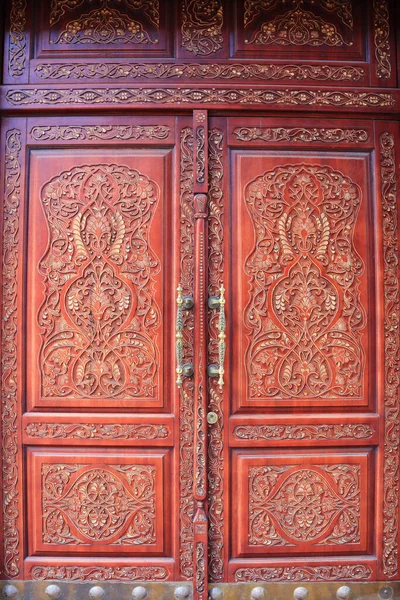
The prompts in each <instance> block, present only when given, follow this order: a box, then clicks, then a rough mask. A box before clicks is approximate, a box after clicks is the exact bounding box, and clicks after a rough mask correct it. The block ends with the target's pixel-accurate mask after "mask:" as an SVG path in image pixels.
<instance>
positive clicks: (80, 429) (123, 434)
mask: <svg viewBox="0 0 400 600" xmlns="http://www.w3.org/2000/svg"><path fill="white" fill-rule="evenodd" d="M25 432H26V435H27V436H28V437H30V438H39V439H48V438H53V439H70V440H74V439H78V440H90V439H91V440H107V439H109V440H157V439H166V438H168V437H169V436H170V434H171V432H170V430H169V429H168V428H167V427H166V426H165V425H152V424H147V423H138V424H136V423H135V424H132V425H127V424H125V423H112V424H103V423H99V424H95V423H29V424H28V425H27V426H26V429H25Z"/></svg>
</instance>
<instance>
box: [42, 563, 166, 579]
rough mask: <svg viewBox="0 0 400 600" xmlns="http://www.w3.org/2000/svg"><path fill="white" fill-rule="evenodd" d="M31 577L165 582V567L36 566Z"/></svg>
mask: <svg viewBox="0 0 400 600" xmlns="http://www.w3.org/2000/svg"><path fill="white" fill-rule="evenodd" d="M31 577H32V579H34V580H37V581H46V580H52V579H53V580H56V581H126V582H129V581H165V580H166V579H168V571H167V569H165V567H97V566H91V567H82V566H70V567H60V566H41V565H37V566H34V567H33V568H32V570H31Z"/></svg>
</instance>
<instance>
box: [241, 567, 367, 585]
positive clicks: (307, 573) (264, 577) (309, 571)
mask: <svg viewBox="0 0 400 600" xmlns="http://www.w3.org/2000/svg"><path fill="white" fill-rule="evenodd" d="M371 577H372V569H371V567H369V566H368V565H363V564H356V565H321V566H318V567H312V566H302V567H248V568H241V569H237V571H235V581H248V582H250V581H271V582H274V581H291V582H297V581H335V580H337V581H353V580H355V581H366V580H368V579H371Z"/></svg>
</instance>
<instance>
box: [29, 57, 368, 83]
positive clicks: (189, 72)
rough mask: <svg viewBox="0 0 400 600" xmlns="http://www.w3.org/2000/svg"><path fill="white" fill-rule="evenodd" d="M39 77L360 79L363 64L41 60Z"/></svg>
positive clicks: (38, 68) (37, 73) (37, 70)
mask: <svg viewBox="0 0 400 600" xmlns="http://www.w3.org/2000/svg"><path fill="white" fill-rule="evenodd" d="M35 73H36V75H37V76H38V77H40V78H41V79H106V78H109V79H124V78H127V77H129V78H131V79H172V80H173V79H185V78H187V79H231V80H235V79H243V80H248V79H260V80H261V81H269V80H271V81H279V80H280V79H288V80H293V81H303V80H304V79H312V80H314V81H360V79H362V78H363V77H364V75H365V70H364V69H363V68H362V67H355V66H332V65H264V64H248V65H247V64H233V65H220V64H214V63H207V64H188V63H182V64H177V63H176V62H174V63H173V64H171V63H141V64H137V63H129V62H126V63H100V62H93V63H90V62H86V63H85V64H77V63H61V64H60V63H40V64H38V65H37V66H36V67H35Z"/></svg>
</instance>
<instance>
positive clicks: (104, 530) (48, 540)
mask: <svg viewBox="0 0 400 600" xmlns="http://www.w3.org/2000/svg"><path fill="white" fill-rule="evenodd" d="M42 509H43V520H42V524H43V525H42V527H43V529H42V540H43V542H44V543H45V544H57V545H58V544H62V545H66V544H73V545H85V544H86V545H87V544H99V543H100V544H107V545H110V544H111V545H118V544H119V545H121V544H124V545H143V544H154V543H155V541H156V534H155V519H156V510H155V467H154V466H148V465H113V466H112V467H110V466H107V467H103V466H102V467H96V468H93V467H90V468H88V467H87V465H86V466H85V465H68V464H52V465H46V464H44V465H42Z"/></svg>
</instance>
